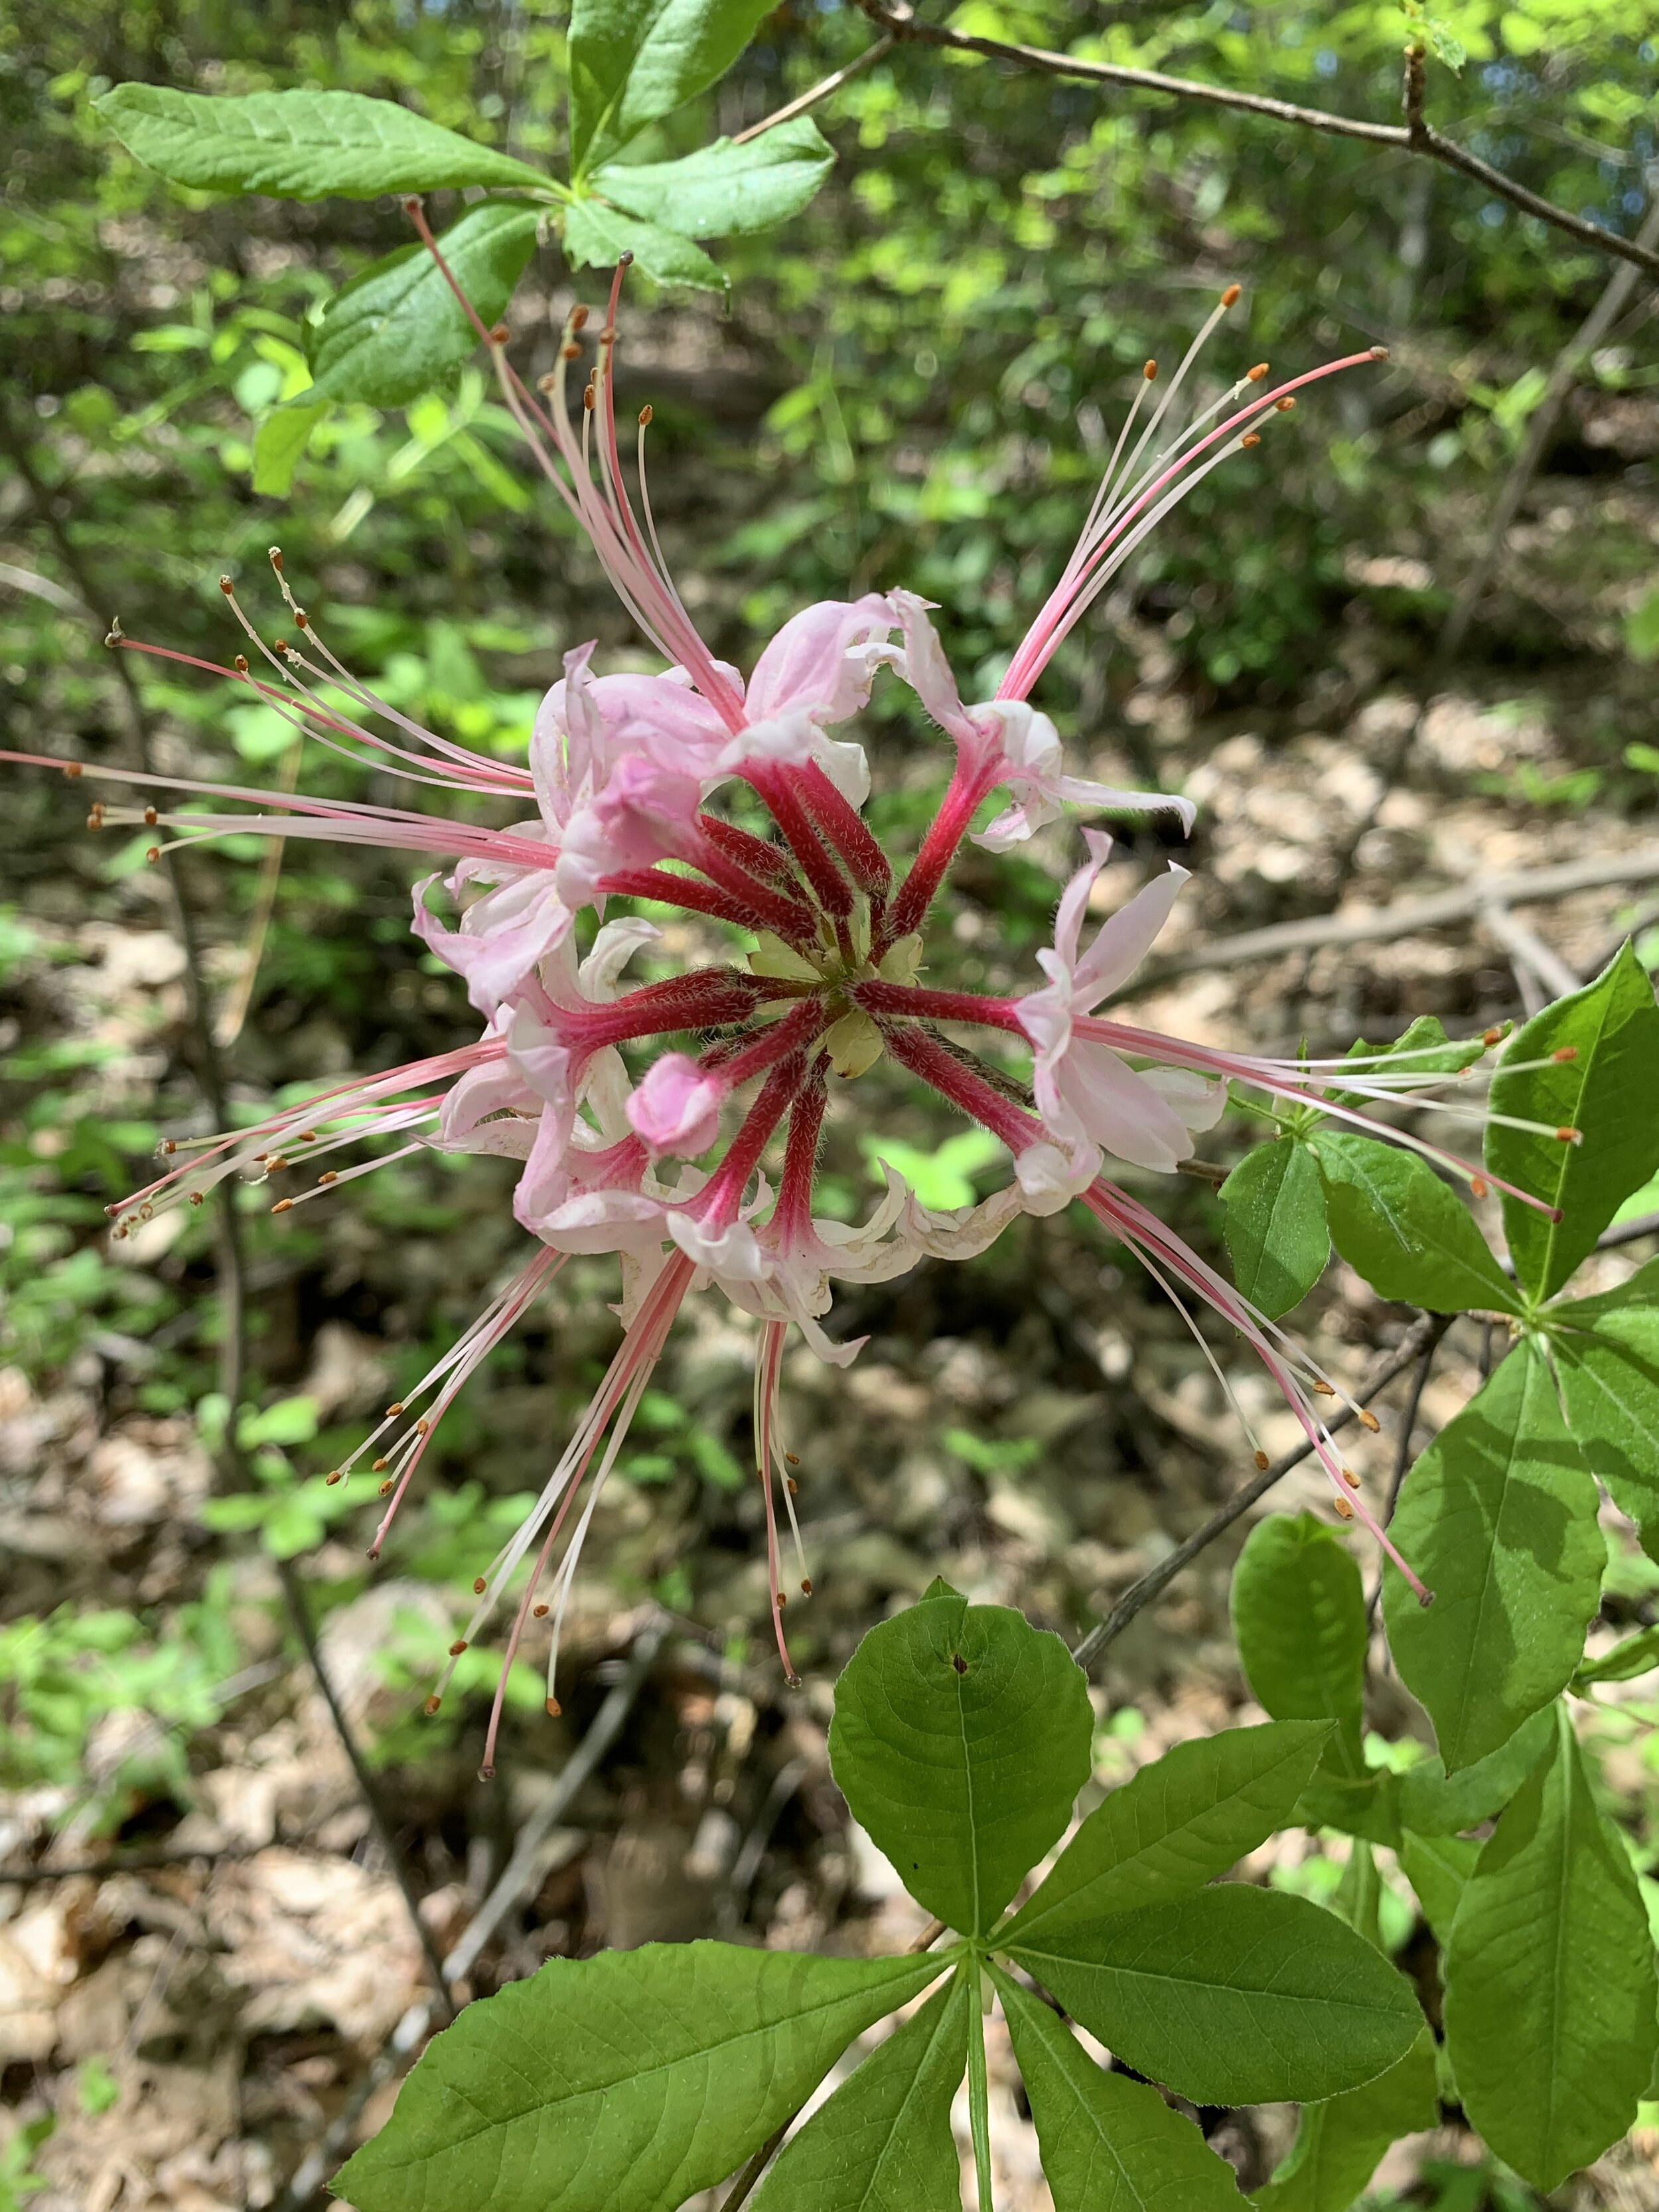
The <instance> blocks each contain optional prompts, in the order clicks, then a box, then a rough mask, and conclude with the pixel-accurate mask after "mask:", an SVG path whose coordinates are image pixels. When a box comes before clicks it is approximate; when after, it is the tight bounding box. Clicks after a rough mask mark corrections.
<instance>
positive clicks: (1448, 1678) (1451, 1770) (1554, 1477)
mask: <svg viewBox="0 0 1659 2212" xmlns="http://www.w3.org/2000/svg"><path fill="white" fill-rule="evenodd" d="M1595 1515H1596V1497H1595V1483H1594V1482H1593V1481H1592V1480H1591V1479H1590V1476H1589V1473H1588V1472H1587V1470H1586V1468H1585V1467H1584V1463H1583V1459H1582V1458H1581V1457H1580V1455H1579V1452H1578V1448H1577V1444H1576V1443H1574V1441H1573V1439H1572V1437H1570V1436H1569V1435H1568V1433H1567V1431H1566V1429H1565V1426H1564V1425H1563V1423H1562V1419H1561V1414H1560V1409H1559V1407H1558V1405H1557V1403H1556V1397H1555V1385H1554V1383H1553V1379H1552V1377H1551V1375H1550V1372H1549V1369H1548V1367H1547V1364H1545V1361H1544V1359H1543V1358H1542V1356H1541V1353H1540V1352H1539V1351H1538V1349H1537V1347H1536V1346H1534V1345H1532V1344H1522V1345H1521V1346H1517V1348H1516V1350H1515V1351H1514V1352H1511V1353H1510V1356H1509V1358H1507V1359H1505V1360H1504V1364H1502V1366H1501V1367H1499V1369H1498V1372H1497V1373H1496V1374H1495V1375H1494V1376H1492V1379H1491V1381H1490V1382H1489V1383H1486V1386H1485V1387H1484V1388H1483V1389H1481V1390H1480V1392H1479V1393H1478V1394H1477V1395H1475V1397H1474V1398H1473V1399H1472V1400H1471V1401H1470V1402H1469V1404H1468V1406H1466V1407H1464V1409H1463V1411H1462V1413H1459V1414H1458V1415H1457V1417H1456V1419H1455V1420H1452V1421H1449V1422H1448V1424H1447V1425H1446V1426H1445V1427H1444V1428H1443V1430H1442V1431H1441V1432H1440V1434H1439V1436H1438V1437H1437V1438H1436V1439H1435V1441H1434V1443H1432V1444H1431V1445H1430V1447H1429V1449H1428V1450H1427V1451H1425V1453H1424V1454H1423V1456H1422V1457H1421V1458H1420V1459H1419V1461H1418V1462H1417V1464H1416V1466H1415V1467H1413V1469H1412V1471H1411V1473H1410V1474H1408V1475H1407V1478H1406V1480H1405V1484H1404V1486H1403V1487H1402V1488H1401V1493H1400V1503H1399V1504H1398V1506H1397V1507H1396V1509H1395V1516H1394V1523H1393V1529H1392V1534H1393V1535H1394V1538H1395V1541H1396V1542H1397V1543H1398V1545H1399V1546H1400V1548H1401V1552H1402V1553H1404V1554H1405V1556H1406V1558H1407V1559H1409V1560H1410V1561H1411V1563H1412V1565H1413V1567H1414V1568H1415V1569H1416V1570H1417V1571H1418V1573H1419V1574H1420V1575H1421V1577H1423V1580H1424V1581H1425V1583H1427V1584H1428V1586H1429V1588H1430V1589H1431V1590H1432V1591H1433V1592H1434V1594H1435V1595H1434V1603H1433V1604H1432V1605H1431V1606H1429V1607H1421V1606H1419V1604H1418V1602H1417V1601H1416V1599H1415V1598H1414V1597H1413V1595H1412V1593H1411V1590H1410V1589H1409V1588H1408V1587H1407V1584H1406V1583H1404V1582H1403V1581H1401V1579H1400V1578H1399V1577H1395V1576H1389V1577H1388V1578H1387V1579H1386V1580H1385V1582H1384V1583H1383V1618H1384V1620H1386V1621H1387V1623H1388V1629H1389V1645H1390V1647H1391V1649H1392V1650H1393V1652H1394V1657H1395V1665H1396V1666H1397V1667H1398V1668H1399V1669H1400V1674H1401V1680H1402V1681H1403V1682H1404V1683H1405V1685H1406V1686H1407V1689H1408V1690H1410V1691H1411V1692H1413V1695H1414V1696H1415V1697H1417V1698H1419V1699H1420V1700H1421V1701H1422V1703H1423V1704H1424V1705H1426V1706H1427V1708H1428V1711H1429V1715H1430V1717H1431V1719H1432V1721H1433V1722H1434V1727H1435V1734H1436V1736H1437V1739H1438V1741H1439V1745H1440V1755H1441V1757H1442V1758H1443V1759H1444V1761H1445V1763H1446V1771H1447V1773H1448V1774H1455V1773H1456V1772H1457V1771H1458V1770H1459V1769H1460V1768H1462V1767H1465V1766H1472V1765H1474V1763H1475V1761H1476V1760H1477V1759H1484V1758H1485V1757H1486V1754H1487V1753H1489V1752H1494V1751H1496V1750H1497V1749H1498V1747H1499V1745H1500V1744H1504V1743H1507V1742H1508V1741H1509V1740H1510V1737H1511V1736H1512V1735H1514V1734H1515V1732H1516V1729H1518V1728H1519V1727H1520V1725H1521V1723H1522V1721H1524V1720H1525V1719H1526V1718H1527V1717H1528V1715H1529V1714H1532V1713H1534V1712H1536V1711H1538V1710H1539V1708H1540V1707H1541V1705H1547V1704H1548V1703H1549V1702H1550V1700H1551V1699H1553V1698H1554V1697H1555V1696H1557V1695H1558V1694H1559V1692H1560V1691H1562V1690H1563V1689H1565V1686H1566V1685H1567V1682H1568V1680H1569V1679H1570V1678H1571V1674H1572V1670H1573V1668H1575V1667H1576V1666H1577V1663H1578V1660H1579V1656H1580V1655H1581V1653H1582V1652H1583V1648H1584V1631H1585V1628H1586V1626H1588V1624H1589V1621H1590V1620H1592V1619H1593V1618H1594V1616H1595V1611H1596V1607H1597V1606H1598V1604H1599V1603H1600V1594H1601V1573H1602V1570H1603V1568H1604V1567H1605V1566H1606V1565H1607V1547H1606V1545H1605V1544H1604V1542H1603V1541H1602V1537H1601V1530H1600V1528H1598V1527H1597V1526H1596V1519H1595Z"/></svg>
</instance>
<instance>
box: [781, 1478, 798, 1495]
mask: <svg viewBox="0 0 1659 2212" xmlns="http://www.w3.org/2000/svg"><path fill="white" fill-rule="evenodd" d="M783 1480H784V1482H785V1484H786V1486H787V1488H788V1492H789V1495H790V1496H791V1497H792V1498H799V1496H800V1485H799V1483H798V1482H797V1481H796V1480H795V1478H794V1476H793V1474H786V1475H785V1477H784V1478H783Z"/></svg>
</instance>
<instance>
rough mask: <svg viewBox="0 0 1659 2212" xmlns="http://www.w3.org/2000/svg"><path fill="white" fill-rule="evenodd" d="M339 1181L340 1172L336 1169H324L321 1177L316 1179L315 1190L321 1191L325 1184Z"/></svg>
mask: <svg viewBox="0 0 1659 2212" xmlns="http://www.w3.org/2000/svg"><path fill="white" fill-rule="evenodd" d="M339 1180H340V1170H338V1168H325V1169H324V1170H323V1172H322V1173H321V1175H319V1176H318V1178H317V1188H318V1189H319V1190H321V1189H322V1188H323V1187H324V1186H325V1184H327V1183H331V1182H338V1181H339Z"/></svg>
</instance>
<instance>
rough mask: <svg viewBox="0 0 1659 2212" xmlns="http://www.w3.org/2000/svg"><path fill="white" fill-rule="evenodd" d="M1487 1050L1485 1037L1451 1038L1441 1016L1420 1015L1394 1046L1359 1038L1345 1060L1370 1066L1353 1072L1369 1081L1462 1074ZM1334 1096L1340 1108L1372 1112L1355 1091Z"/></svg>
mask: <svg viewBox="0 0 1659 2212" xmlns="http://www.w3.org/2000/svg"><path fill="white" fill-rule="evenodd" d="M1486 1051H1487V1045H1486V1039H1485V1038H1484V1037H1478V1036H1477V1037H1452V1036H1447V1034H1446V1030H1445V1025H1444V1024H1443V1022H1442V1021H1441V1020H1440V1019H1439V1018H1438V1016H1437V1015H1435V1014H1419V1016H1418V1017H1417V1018H1416V1020H1415V1021H1414V1022H1413V1024H1411V1026H1410V1028H1409V1029H1407V1030H1404V1031H1403V1032H1402V1033H1401V1035H1400V1036H1397V1037H1396V1038H1395V1041H1394V1042H1393V1043H1392V1044H1386V1045H1374V1044H1367V1043H1366V1042H1365V1040H1364V1037H1358V1038H1356V1039H1355V1041H1354V1042H1353V1043H1352V1045H1350V1046H1349V1048H1348V1051H1347V1054H1346V1057H1347V1058H1348V1059H1349V1060H1364V1061H1365V1062H1366V1063H1367V1064H1366V1066H1364V1067H1363V1068H1356V1069H1355V1070H1354V1071H1353V1074H1354V1077H1355V1079H1356V1080H1358V1081H1361V1082H1366V1081H1369V1080H1370V1079H1371V1078H1372V1077H1374V1076H1376V1077H1384V1078H1386V1077H1388V1076H1389V1075H1395V1074H1401V1073H1410V1074H1412V1075H1416V1076H1424V1075H1461V1074H1462V1072H1463V1070H1464V1069H1465V1068H1466V1067H1473V1066H1474V1064H1475V1062H1476V1060H1483V1059H1484V1058H1485V1057H1486ZM1331 1097H1332V1099H1333V1102H1334V1103H1335V1104H1337V1105H1340V1106H1355V1107H1361V1108H1364V1109H1370V1106H1371V1104H1372V1103H1373V1102H1372V1100H1370V1098H1367V1097H1364V1096H1363V1095H1362V1094H1361V1093H1360V1092H1358V1091H1333V1092H1332V1093H1331Z"/></svg>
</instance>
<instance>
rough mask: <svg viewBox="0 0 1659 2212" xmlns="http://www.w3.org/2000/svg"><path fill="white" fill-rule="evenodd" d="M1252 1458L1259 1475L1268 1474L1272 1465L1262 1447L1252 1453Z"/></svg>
mask: <svg viewBox="0 0 1659 2212" xmlns="http://www.w3.org/2000/svg"><path fill="white" fill-rule="evenodd" d="M1250 1456H1251V1458H1252V1459H1253V1460H1254V1461H1255V1471H1256V1473H1257V1474H1266V1473H1267V1469H1268V1467H1269V1466H1270V1465H1271V1464H1272V1462H1270V1461H1269V1459H1268V1457H1267V1453H1266V1452H1264V1451H1263V1450H1261V1448H1260V1446H1258V1447H1257V1449H1255V1451H1253V1452H1252V1453H1251V1455H1250Z"/></svg>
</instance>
